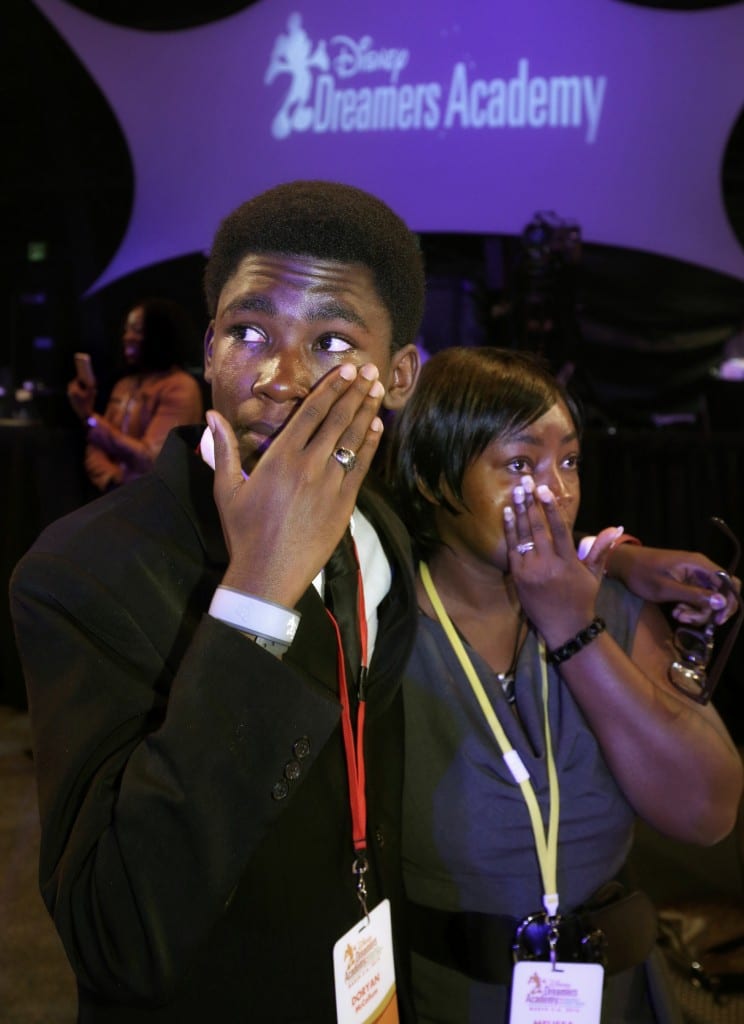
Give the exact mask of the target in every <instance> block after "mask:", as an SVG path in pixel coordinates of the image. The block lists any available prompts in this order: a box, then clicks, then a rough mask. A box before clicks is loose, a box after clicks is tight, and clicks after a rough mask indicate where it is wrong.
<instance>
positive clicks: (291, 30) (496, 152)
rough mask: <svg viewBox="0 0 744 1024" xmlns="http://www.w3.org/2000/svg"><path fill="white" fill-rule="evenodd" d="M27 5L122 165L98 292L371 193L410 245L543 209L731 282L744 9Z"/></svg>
mask: <svg viewBox="0 0 744 1024" xmlns="http://www.w3.org/2000/svg"><path fill="white" fill-rule="evenodd" d="M34 2H35V4H36V6H37V7H38V8H39V9H40V10H41V11H42V12H44V13H45V14H46V16H47V17H48V18H49V20H50V21H51V22H52V24H53V25H54V26H55V27H56V28H57V30H58V31H59V32H60V33H61V34H62V36H63V37H64V38H65V39H66V40H67V42H68V44H69V45H70V46H71V47H72V49H73V50H74V51H75V52H76V53H77V54H78V56H79V58H80V59H81V60H82V62H83V63H84V64H85V65H86V66H87V67H88V69H89V70H90V72H91V74H92V75H93V77H94V78H95V79H96V80H97V82H98V83H99V85H100V87H101V89H102V91H103V92H104V94H105V95H106V97H107V98H108V100H109V102H110V104H111V106H112V107H113V109H114V111H115V113H116V115H117V117H118V119H119V121H120V123H121V125H122V128H123V131H124V133H125V135H126V137H127V139H128V142H129V146H130V150H131V153H132V159H133V162H134V167H135V199H134V207H133V211H132V217H131V221H130V224H129V228H128V231H127V233H126V236H125V238H124V239H123V242H122V245H121V247H120V248H119V250H118V252H117V253H116V255H115V257H114V259H113V260H112V262H111V264H110V265H109V266H108V268H107V269H106V271H105V272H104V274H103V275H102V277H101V278H99V280H98V282H97V283H96V287H100V286H102V285H103V284H105V283H107V282H110V281H112V280H114V279H116V278H117V277H119V276H121V275H124V274H126V273H128V272H129V271H131V270H134V269H136V268H139V267H141V266H144V265H147V264H150V263H155V262H158V261H160V260H164V259H168V258H171V257H174V256H177V255H180V254H183V253H188V252H194V251H198V250H204V249H207V248H208V247H209V244H210V242H211V238H212V235H213V233H214V229H215V227H216V225H217V222H218V221H219V219H220V218H221V217H222V216H224V215H225V214H226V213H228V212H229V211H230V210H231V209H232V208H233V207H234V206H236V205H237V204H238V203H239V202H241V201H242V200H244V199H246V198H248V197H249V196H250V195H252V194H253V193H255V192H257V191H260V190H261V189H263V188H265V187H268V186H270V185H273V184H276V183H277V182H280V181H284V180H287V179H290V178H296V177H318V178H332V179H337V180H341V181H347V182H350V183H353V184H356V185H360V186H361V187H363V188H367V189H369V190H370V191H372V192H375V193H377V194H378V195H380V196H382V197H383V198H384V199H386V200H387V201H388V202H389V203H390V204H391V205H392V206H393V207H394V208H395V209H396V210H397V211H398V212H399V213H400V214H401V215H402V216H403V217H404V218H405V219H406V220H407V222H408V223H409V224H410V226H411V227H412V228H414V229H415V230H418V231H437V232H447V231H453V232H477V233H486V234H518V233H520V232H521V230H522V229H523V227H524V225H525V224H526V223H527V221H529V220H530V218H531V217H532V215H533V214H534V212H535V211H537V210H554V211H556V213H557V214H558V215H559V216H561V217H563V218H568V219H571V220H573V221H577V222H578V223H579V224H580V225H581V229H582V235H583V238H584V240H585V241H587V242H598V243H606V244H609V245H617V246H624V247H629V248H634V249H641V250H647V251H649V252H655V253H660V254H663V255H667V256H672V257H676V258H678V259H681V260H684V261H687V262H690V263H694V264H699V265H701V266H704V267H709V268H711V269H714V270H717V271H720V272H723V273H726V274H729V275H732V276H735V277H739V278H742V279H744V251H742V248H741V246H740V244H739V243H738V241H737V239H736V237H735V235H734V233H733V232H732V230H731V228H730V226H729V224H728V222H727V220H726V215H725V211H724V207H723V203H722V197H721V188H720V168H721V161H722V157H723V152H724V148H725V145H726V141H727V139H728V136H729V134H730V132H731V130H732V128H733V126H734V124H735V122H736V120H737V117H738V116H739V114H740V112H741V110H742V105H743V104H744V58H742V48H741V41H742V39H744V5H742V4H737V5H735V6H734V7H728V8H720V9H714V10H709V11H706V12H698V13H680V12H669V11H658V10H656V11H653V10H648V9H643V8H640V7H635V6H632V5H626V4H621V3H618V2H614V0H520V2H519V3H513V2H510V3H506V2H504V0H494V2H492V3H490V4H488V5H481V4H477V5H476V4H474V3H462V2H460V3H452V4H446V3H444V2H441V3H439V5H436V6H435V5H434V4H430V5H429V6H428V7H427V8H426V9H424V8H423V7H422V5H420V4H416V3H410V2H409V3H406V2H400V0H398V2H393V0H378V2H377V3H376V4H375V5H374V8H373V9H372V8H368V9H367V10H366V11H365V10H364V9H363V7H362V5H359V6H357V5H350V4H347V3H342V2H339V0H336V2H333V0H326V2H323V0H316V2H315V3H311V4H310V3H308V4H304V5H303V4H299V3H297V2H289V3H287V2H283V0H271V2H264V3H258V4H256V5H255V6H252V7H250V8H248V9H246V10H244V11H243V12H241V13H240V14H237V15H234V16H233V17H230V18H227V19H224V20H222V21H219V22H216V23H213V24H210V25H207V26H204V27H200V28H196V29H188V30H184V31H181V32H172V33H154V32H138V31H133V30H130V29H123V28H119V27H115V26H112V25H109V24H105V23H103V22H100V21H98V20H97V19H95V18H93V17H90V16H88V15H85V14H82V13H80V11H78V10H77V9H75V8H73V7H70V6H68V5H67V4H66V3H64V2H63V0H34ZM476 8H477V10H476Z"/></svg>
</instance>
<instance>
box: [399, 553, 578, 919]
mask: <svg viewBox="0 0 744 1024" xmlns="http://www.w3.org/2000/svg"><path fill="white" fill-rule="evenodd" d="M419 573H420V575H421V581H422V583H423V584H424V589H425V590H426V593H427V595H428V597H429V600H430V601H431V603H432V607H433V608H434V611H435V612H436V614H437V618H438V619H439V622H440V624H441V626H442V629H443V630H444V632H445V633H446V635H447V639H448V640H449V642H450V645H451V646H452V649H453V651H454V652H455V654H456V655H457V658H458V660H459V662H460V665H461V666H462V670H463V672H464V673H465V676H466V678H467V680H468V682H469V683H470V686H471V688H472V690H473V693H474V694H475V698H476V700H477V701H478V703H479V704H480V708H481V711H482V712H483V714H484V716H485V719H486V721H487V722H488V724H489V726H490V728H491V732H492V733H493V735H494V737H495V738H496V742H497V743H498V745H499V748H500V750H501V754H502V756H503V758H504V761H505V762H506V766H507V768H508V769H509V771H510V773H511V776H512V778H513V779H514V781H515V782H516V783H517V785H518V786H519V788H520V789H521V790H522V796H523V797H524V800H525V803H526V804H527V810H528V811H529V815H530V822H531V824H532V832H533V835H534V837H535V850H536V852H537V860H538V864H539V865H540V875H541V877H542V884H543V906H544V907H545V910H546V911H547V913H548V916H549V917H555V916H556V914H557V913H558V819H559V816H560V791H559V788H558V772H557V770H556V766H555V758H554V757H553V742H552V739H551V735H550V722H549V717H548V669H547V661H546V658H545V643H544V641H543V640H542V638H540V641H539V650H540V668H541V673H542V702H543V712H544V718H545V760H546V763H547V768H548V788H549V793H550V812H549V816H548V828H547V831H546V829H545V827H544V825H543V821H542V816H541V814H540V806H539V804H538V802H537V797H536V796H535V790H534V788H533V786H532V783H531V781H530V773H529V772H528V771H527V769H526V767H525V765H524V762H523V761H522V758H521V757H520V756H519V754H518V753H517V751H516V750H515V749H514V747H512V745H511V744H510V742H509V738H508V737H507V735H506V733H505V732H504V729H503V727H502V725H501V722H500V721H499V720H498V718H497V716H496V712H495V711H494V710H493V707H492V705H491V702H490V700H489V699H488V695H487V693H486V691H485V690H484V689H483V684H482V683H481V681H480V679H479V678H478V673H477V672H476V671H475V669H474V668H473V663H472V661H471V660H470V658H469V657H468V652H467V651H466V650H465V648H464V647H463V644H462V641H461V640H460V637H459V636H458V635H457V631H456V629H455V627H454V626H453V625H452V620H451V619H450V617H449V615H448V614H447V610H446V608H445V607H444V605H443V604H442V602H441V599H440V597H439V594H438V593H437V589H436V587H435V586H434V581H433V580H432V578H431V573H430V572H429V567H428V566H427V564H426V563H425V562H421V563H420V564H419Z"/></svg>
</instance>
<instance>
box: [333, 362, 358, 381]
mask: <svg viewBox="0 0 744 1024" xmlns="http://www.w3.org/2000/svg"><path fill="white" fill-rule="evenodd" d="M338 372H339V375H340V376H341V377H343V379H344V380H354V378H355V377H356V374H357V372H356V366H354V365H353V364H352V363H341V369H340V370H339V371H338Z"/></svg>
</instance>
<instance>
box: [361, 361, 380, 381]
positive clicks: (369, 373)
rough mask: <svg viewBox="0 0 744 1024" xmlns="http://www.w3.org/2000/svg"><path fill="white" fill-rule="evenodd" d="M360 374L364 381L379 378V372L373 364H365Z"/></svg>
mask: <svg viewBox="0 0 744 1024" xmlns="http://www.w3.org/2000/svg"><path fill="white" fill-rule="evenodd" d="M360 373H361V375H362V377H364V379H365V380H376V379H377V378H378V377H379V376H380V372H379V370H378V369H377V367H376V366H375V364H374V363H365V364H364V366H363V367H362V369H361V370H360Z"/></svg>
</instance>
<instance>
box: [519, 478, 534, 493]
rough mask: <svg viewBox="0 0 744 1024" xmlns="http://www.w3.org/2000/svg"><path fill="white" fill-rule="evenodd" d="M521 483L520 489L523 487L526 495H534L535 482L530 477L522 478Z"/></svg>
mask: <svg viewBox="0 0 744 1024" xmlns="http://www.w3.org/2000/svg"><path fill="white" fill-rule="evenodd" d="M521 482H522V487H524V489H525V491H526V492H527V494H534V493H535V481H534V480H533V479H532V477H531V476H529V475H525V476H523V477H522V481H521Z"/></svg>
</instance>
